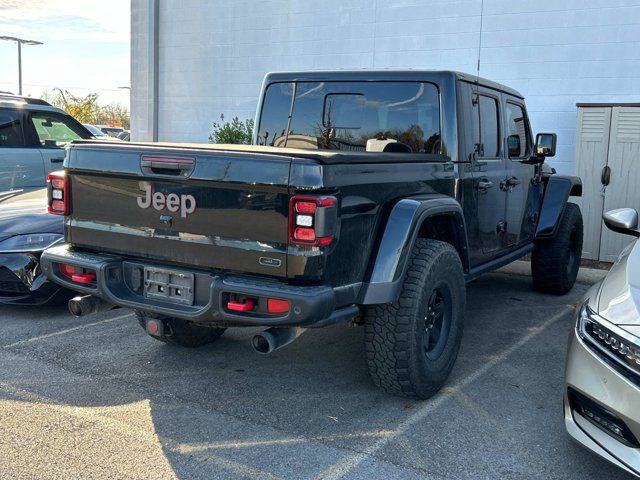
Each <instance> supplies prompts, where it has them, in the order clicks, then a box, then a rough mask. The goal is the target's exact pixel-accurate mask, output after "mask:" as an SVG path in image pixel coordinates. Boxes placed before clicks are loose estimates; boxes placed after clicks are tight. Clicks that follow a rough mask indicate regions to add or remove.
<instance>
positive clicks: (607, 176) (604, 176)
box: [600, 165, 611, 187]
mask: <svg viewBox="0 0 640 480" xmlns="http://www.w3.org/2000/svg"><path fill="white" fill-rule="evenodd" d="M610 181H611V167H610V166H609V165H605V166H604V167H603V168H602V173H601V174H600V182H601V183H602V186H603V187H606V186H607V185H609V182H610Z"/></svg>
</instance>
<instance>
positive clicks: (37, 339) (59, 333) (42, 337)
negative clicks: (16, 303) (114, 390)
mask: <svg viewBox="0 0 640 480" xmlns="http://www.w3.org/2000/svg"><path fill="white" fill-rule="evenodd" d="M131 316H133V313H127V314H125V315H120V316H118V317H113V318H107V319H106V320H100V321H98V322H92V323H83V324H82V325H77V326H75V327H71V328H67V329H65V330H60V331H59V332H53V333H47V334H46V335H39V336H37V337H32V338H27V339H26V340H20V341H18V342H14V343H9V344H7V345H1V346H0V348H13V347H19V346H21V345H27V344H29V343H33V342H37V341H39V340H45V339H47V338H51V337H57V336H58V335H64V334H65V333H69V332H75V331H76V330H81V329H83V328H88V327H93V326H94V325H101V324H103V323H110V322H115V321H117V320H122V319H123V318H127V317H131Z"/></svg>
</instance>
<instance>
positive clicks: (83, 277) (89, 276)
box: [71, 273, 96, 283]
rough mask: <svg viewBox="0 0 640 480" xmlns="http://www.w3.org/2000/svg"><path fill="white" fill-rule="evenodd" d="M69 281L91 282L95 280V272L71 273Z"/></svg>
mask: <svg viewBox="0 0 640 480" xmlns="http://www.w3.org/2000/svg"><path fill="white" fill-rule="evenodd" d="M71 281H72V282H76V283H93V282H95V281H96V274H95V273H81V274H76V275H71Z"/></svg>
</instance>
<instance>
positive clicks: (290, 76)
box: [265, 69, 524, 98]
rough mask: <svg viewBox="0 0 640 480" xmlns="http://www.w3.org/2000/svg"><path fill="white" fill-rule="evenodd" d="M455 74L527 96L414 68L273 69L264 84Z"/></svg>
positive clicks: (434, 78) (420, 78)
mask: <svg viewBox="0 0 640 480" xmlns="http://www.w3.org/2000/svg"><path fill="white" fill-rule="evenodd" d="M447 77H449V78H451V77H453V78H454V79H456V80H461V81H464V82H470V83H477V84H478V85H480V86H483V87H487V88H491V89H494V90H499V91H501V92H504V93H507V94H509V95H513V96H515V97H518V98H524V96H523V95H522V94H521V93H520V92H518V91H517V90H515V89H513V88H511V87H508V86H506V85H502V84H500V83H497V82H494V81H491V80H488V79H486V78H482V77H477V76H476V75H471V74H468V73H463V72H457V71H454V70H411V69H403V70H398V69H361V70H308V71H283V72H270V73H267V75H266V76H265V83H274V82H287V81H289V82H304V81H307V82H308V81H312V82H320V81H325V82H329V81H334V82H345V81H358V82H363V81H370V82H375V81H424V80H431V81H435V82H438V81H439V80H444V79H445V78H447Z"/></svg>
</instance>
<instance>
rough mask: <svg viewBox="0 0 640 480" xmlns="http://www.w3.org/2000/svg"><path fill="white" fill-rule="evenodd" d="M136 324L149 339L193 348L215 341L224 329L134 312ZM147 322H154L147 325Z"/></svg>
mask: <svg viewBox="0 0 640 480" xmlns="http://www.w3.org/2000/svg"><path fill="white" fill-rule="evenodd" d="M136 318H137V319H138V323H139V324H140V326H141V327H142V328H143V329H144V331H145V332H147V334H149V336H150V337H152V338H155V339H156V340H159V341H161V342H164V343H168V344H170V345H179V346H181V347H188V348H195V347H201V346H203V345H207V344H209V343H211V342H214V341H215V340H217V339H218V338H219V337H220V336H221V335H222V334H223V333H224V331H225V330H226V329H225V328H217V327H208V326H204V325H198V324H195V323H191V322H188V321H186V320H182V319H180V318H173V317H159V316H156V315H152V314H150V313H148V312H142V311H139V310H136ZM149 322H154V323H152V324H149Z"/></svg>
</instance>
